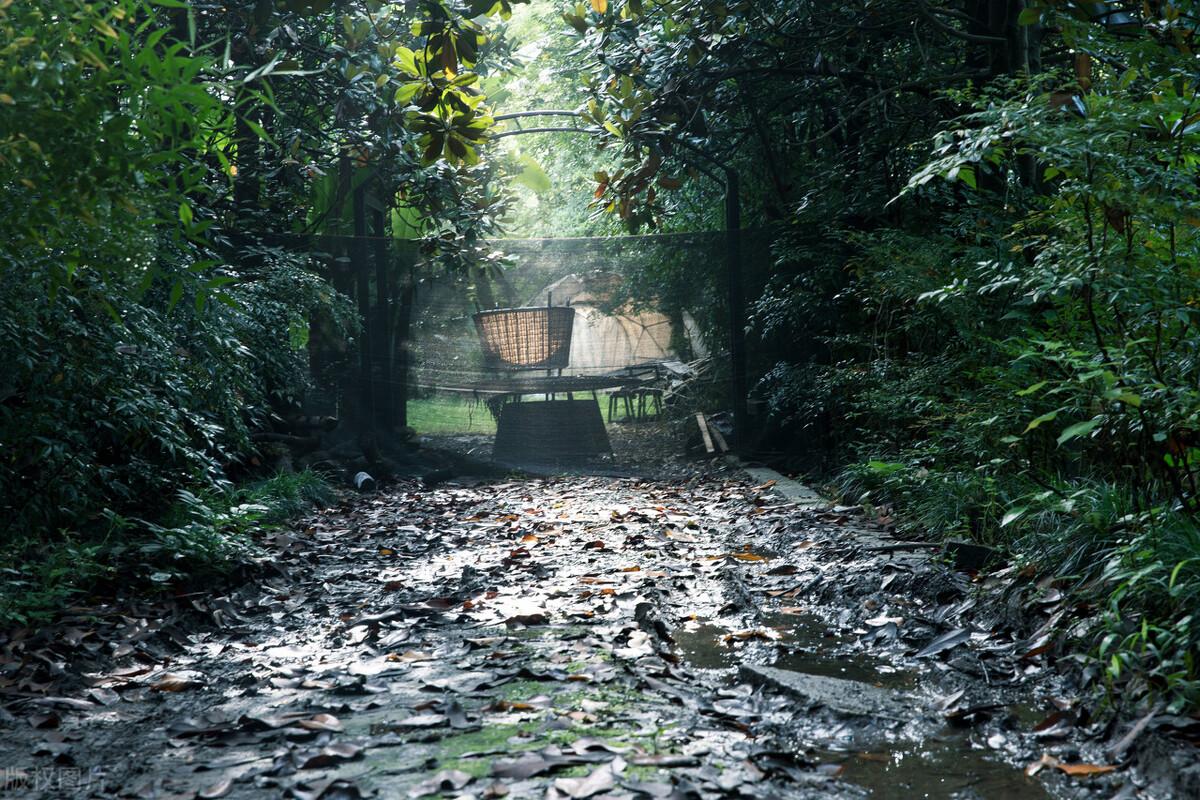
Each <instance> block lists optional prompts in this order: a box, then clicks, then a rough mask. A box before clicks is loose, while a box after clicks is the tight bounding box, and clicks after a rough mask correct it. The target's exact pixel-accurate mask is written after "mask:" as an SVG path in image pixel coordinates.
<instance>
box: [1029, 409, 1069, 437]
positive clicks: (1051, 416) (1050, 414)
mask: <svg viewBox="0 0 1200 800" xmlns="http://www.w3.org/2000/svg"><path fill="white" fill-rule="evenodd" d="M1059 411H1061V409H1058V410H1055V411H1049V412H1047V413H1045V414H1042V415H1041V416H1040V417H1036V418H1034V419H1033V421H1031V422H1030V423H1029V424H1028V425H1026V426H1025V430H1023V431H1021V433H1029V432H1030V431H1031V430H1033V429H1034V428H1036V427H1038V426H1039V425H1041V424H1042V423H1043V422H1050V421H1051V420H1053V419H1054V418H1055V417H1057V416H1058V412H1059Z"/></svg>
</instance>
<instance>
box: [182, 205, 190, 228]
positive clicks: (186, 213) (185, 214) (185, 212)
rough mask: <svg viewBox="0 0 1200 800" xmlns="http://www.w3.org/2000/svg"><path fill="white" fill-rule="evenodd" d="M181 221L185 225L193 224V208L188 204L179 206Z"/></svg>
mask: <svg viewBox="0 0 1200 800" xmlns="http://www.w3.org/2000/svg"><path fill="white" fill-rule="evenodd" d="M179 221H180V222H182V223H183V224H184V225H191V224H192V207H191V206H189V205H188V204H187V203H180V204H179Z"/></svg>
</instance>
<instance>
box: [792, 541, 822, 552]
mask: <svg viewBox="0 0 1200 800" xmlns="http://www.w3.org/2000/svg"><path fill="white" fill-rule="evenodd" d="M816 546H817V543H816V542H814V541H812V540H810V539H805V540H804V541H803V542H800V543H799V544H797V545H796V549H797V550H807V549H808V548H810V547H816Z"/></svg>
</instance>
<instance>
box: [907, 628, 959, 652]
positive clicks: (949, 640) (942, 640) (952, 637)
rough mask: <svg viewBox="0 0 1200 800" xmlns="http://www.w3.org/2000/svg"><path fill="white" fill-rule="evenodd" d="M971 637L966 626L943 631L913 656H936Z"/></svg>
mask: <svg viewBox="0 0 1200 800" xmlns="http://www.w3.org/2000/svg"><path fill="white" fill-rule="evenodd" d="M970 638H971V632H970V631H968V630H967V629H966V628H955V629H954V630H952V631H949V632H947V633H943V634H942V635H941V636H939V637H937V638H936V639H934V640H933V641H931V642H930V643H929V644H927V645H925V646H924V647H922V648H921V649H920V651H918V652H917V654H916V655H915V656H914V658H929V657H931V656H936V655H937V654H939V653H944V652H945V651H947V650H950V649H951V648H954V647H958V646H959V645H960V644H962V643H963V642H965V641H967V640H968V639H970Z"/></svg>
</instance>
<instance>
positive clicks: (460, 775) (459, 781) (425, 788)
mask: <svg viewBox="0 0 1200 800" xmlns="http://www.w3.org/2000/svg"><path fill="white" fill-rule="evenodd" d="M473 780H475V776H473V775H470V774H468V773H466V772H463V771H462V770H460V769H444V770H442V771H441V772H439V773H437V774H436V775H434V776H433V777H432V778H430V779H429V780H427V781H423V782H421V783H418V784H417V785H416V786H414V787H413V788H412V789H410V790H409V792H408V796H409V797H427V796H429V795H431V794H441V793H443V792H457V791H458V790H459V789H461V788H463V787H464V786H466V785H467V784H468V783H470V782H471V781H473Z"/></svg>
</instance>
